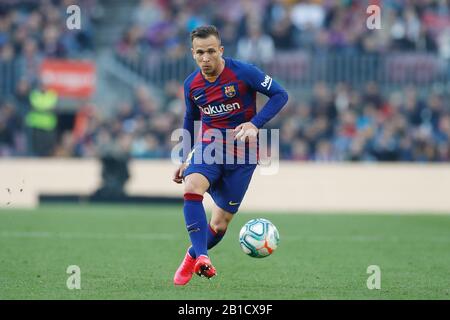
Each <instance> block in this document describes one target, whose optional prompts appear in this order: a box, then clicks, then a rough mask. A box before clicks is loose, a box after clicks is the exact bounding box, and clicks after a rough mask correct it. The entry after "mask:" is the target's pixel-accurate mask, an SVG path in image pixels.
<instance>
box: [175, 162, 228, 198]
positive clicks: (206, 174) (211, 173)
mask: <svg viewBox="0 0 450 320" xmlns="http://www.w3.org/2000/svg"><path fill="white" fill-rule="evenodd" d="M221 174H222V168H221V165H218V164H205V163H190V164H188V166H187V167H186V169H185V170H184V172H183V180H184V182H185V186H184V192H185V193H197V194H204V193H205V192H206V191H208V189H209V188H210V187H211V186H212V185H214V184H215V183H216V182H217V180H218V179H219V178H220V176H221Z"/></svg>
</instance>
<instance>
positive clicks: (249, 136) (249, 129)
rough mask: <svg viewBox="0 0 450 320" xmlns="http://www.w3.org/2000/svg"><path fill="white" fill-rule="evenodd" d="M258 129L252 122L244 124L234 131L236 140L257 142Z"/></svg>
mask: <svg viewBox="0 0 450 320" xmlns="http://www.w3.org/2000/svg"><path fill="white" fill-rule="evenodd" d="M258 130H259V129H258V128H257V127H256V126H255V125H254V124H253V123H251V122H244V123H241V124H240V125H238V126H237V127H236V128H235V129H234V134H235V136H234V140H237V139H241V141H245V142H249V141H256V136H257V135H258Z"/></svg>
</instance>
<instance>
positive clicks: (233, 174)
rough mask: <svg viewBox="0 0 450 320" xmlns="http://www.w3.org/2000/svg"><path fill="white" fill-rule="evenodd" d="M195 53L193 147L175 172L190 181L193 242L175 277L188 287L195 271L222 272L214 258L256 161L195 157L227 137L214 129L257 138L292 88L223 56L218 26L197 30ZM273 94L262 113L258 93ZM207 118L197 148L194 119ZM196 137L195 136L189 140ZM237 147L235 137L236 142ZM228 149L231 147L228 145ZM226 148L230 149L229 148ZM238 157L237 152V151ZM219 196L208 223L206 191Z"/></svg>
mask: <svg viewBox="0 0 450 320" xmlns="http://www.w3.org/2000/svg"><path fill="white" fill-rule="evenodd" d="M191 42H192V48H191V51H192V56H193V58H194V60H195V62H196V63H197V65H198V66H199V69H197V70H196V71H194V72H193V73H192V74H191V75H190V76H188V77H187V79H186V80H185V82H184V96H185V103H186V113H185V117H184V129H185V132H188V135H189V137H188V139H184V141H190V145H189V146H188V149H189V150H192V151H191V152H190V153H189V155H187V152H185V154H184V155H183V163H182V164H181V165H180V166H179V168H177V170H176V171H175V174H174V177H173V181H174V182H176V183H182V182H183V181H184V209H183V210H184V218H185V223H186V228H187V231H188V233H189V237H190V240H191V244H192V245H191V247H189V249H188V251H187V253H186V255H185V257H184V259H183V261H182V263H181V265H180V266H179V268H178V270H177V271H176V273H175V276H174V279H173V280H174V284H175V285H185V284H187V283H188V282H189V281H190V280H191V278H192V275H193V273H196V274H198V275H200V276H205V277H207V278H211V277H213V276H215V275H216V270H215V268H214V267H213V265H212V263H211V260H210V259H209V256H208V249H211V248H212V247H214V246H215V245H217V243H219V242H220V240H221V239H222V238H223V236H224V234H225V232H226V230H227V227H228V224H229V223H230V221H231V220H232V219H233V215H234V214H235V213H236V212H237V211H238V209H239V205H240V204H241V202H242V199H243V198H244V195H245V192H246V191H247V188H248V185H249V183H250V180H251V177H252V174H253V171H254V170H255V168H256V163H252V162H251V161H249V159H248V158H249V157H248V154H249V152H247V151H245V153H246V154H247V156H245V155H244V157H245V163H244V164H237V163H231V164H230V163H222V164H221V163H220V161H217V163H212V164H207V163H205V161H204V159H203V158H202V160H201V161H197V162H199V163H197V162H196V161H193V159H195V156H196V155H195V153H202V152H203V150H205V148H206V147H207V146H208V145H209V144H210V143H213V141H214V142H215V143H217V141H219V143H223V144H224V145H225V144H226V140H223V141H221V140H220V139H216V140H212V139H208V138H207V137H205V135H204V134H205V132H206V131H207V130H208V129H212V128H213V129H217V130H220V131H221V132H223V137H225V136H226V133H225V132H226V130H232V133H233V136H234V138H235V139H240V140H241V141H247V143H248V142H249V141H251V140H252V139H255V138H254V137H255V135H256V133H257V131H258V130H259V129H260V128H261V127H262V126H264V124H265V123H266V122H268V121H269V120H270V119H272V118H273V117H274V116H275V115H276V114H277V113H278V112H279V111H280V110H281V108H282V107H283V106H284V105H285V104H286V102H287V100H288V95H287V93H286V91H285V90H284V89H283V88H282V87H281V86H280V85H279V84H278V83H277V82H276V81H275V80H273V79H272V78H271V77H270V76H268V75H266V74H264V73H263V72H262V71H260V70H259V69H258V68H257V67H255V66H254V65H251V64H247V63H244V62H241V61H237V60H234V59H231V58H228V57H224V56H223V52H224V48H223V46H221V42H220V36H219V33H218V31H217V29H216V28H215V27H214V26H201V27H198V28H196V29H195V30H193V31H192V32H191ZM257 92H261V93H263V94H265V95H266V96H268V97H269V100H268V101H267V103H266V104H265V105H264V106H263V108H262V109H261V110H260V111H259V112H258V113H257V112H256V93H257ZM196 120H201V123H202V131H201V132H202V134H203V136H202V137H201V138H200V139H199V141H198V142H197V143H196V144H195V146H194V138H195V137H194V121H196ZM189 138H190V139H189ZM233 145H234V146H235V141H233ZM227 150H228V149H227ZM224 152H226V151H224ZM234 154H235V155H236V151H234ZM205 192H208V193H209V194H210V195H211V197H212V199H213V200H214V203H215V205H214V207H213V209H212V215H211V220H210V222H209V223H208V222H207V218H206V214H205V209H204V207H203V204H202V201H203V195H204V194H205Z"/></svg>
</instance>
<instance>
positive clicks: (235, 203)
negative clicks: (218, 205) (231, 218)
mask: <svg viewBox="0 0 450 320" xmlns="http://www.w3.org/2000/svg"><path fill="white" fill-rule="evenodd" d="M228 204H229V205H230V206H236V205H238V204H239V202H233V201H230V202H228Z"/></svg>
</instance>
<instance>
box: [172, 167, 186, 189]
mask: <svg viewBox="0 0 450 320" xmlns="http://www.w3.org/2000/svg"><path fill="white" fill-rule="evenodd" d="M186 167H187V164H186V163H182V164H181V165H180V166H179V167H178V169H177V170H176V171H175V173H174V175H173V179H172V180H173V182H175V183H178V184H180V183H182V182H183V173H184V170H185V169H186Z"/></svg>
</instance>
